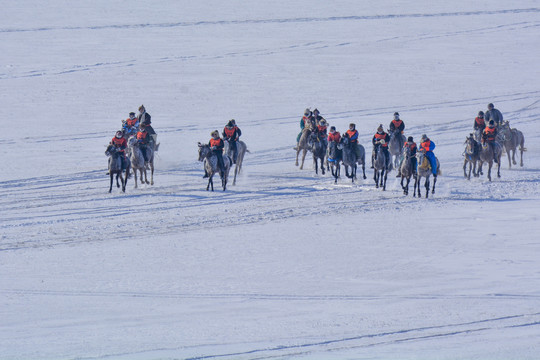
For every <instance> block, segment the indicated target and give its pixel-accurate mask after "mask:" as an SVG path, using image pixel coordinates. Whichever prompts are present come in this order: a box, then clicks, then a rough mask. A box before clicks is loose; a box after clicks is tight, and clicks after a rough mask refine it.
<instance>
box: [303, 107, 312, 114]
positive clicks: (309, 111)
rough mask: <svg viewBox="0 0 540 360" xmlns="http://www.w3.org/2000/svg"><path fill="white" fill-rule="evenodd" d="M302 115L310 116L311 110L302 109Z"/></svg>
mask: <svg viewBox="0 0 540 360" xmlns="http://www.w3.org/2000/svg"><path fill="white" fill-rule="evenodd" d="M304 116H311V110H309V108H307V109H306V110H304Z"/></svg>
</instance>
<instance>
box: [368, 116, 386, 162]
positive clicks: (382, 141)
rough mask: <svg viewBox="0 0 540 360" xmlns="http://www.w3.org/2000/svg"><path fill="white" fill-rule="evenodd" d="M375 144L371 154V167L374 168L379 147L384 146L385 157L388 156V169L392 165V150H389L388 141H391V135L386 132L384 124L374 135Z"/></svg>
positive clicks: (373, 141)
mask: <svg viewBox="0 0 540 360" xmlns="http://www.w3.org/2000/svg"><path fill="white" fill-rule="evenodd" d="M371 142H372V144H373V152H372V156H371V168H372V169H373V161H374V160H375V159H377V151H378V150H379V147H382V150H383V154H384V157H385V158H386V169H388V168H389V167H390V152H389V151H388V143H389V142H390V135H388V134H387V133H385V132H384V128H383V126H382V124H380V125H379V127H378V128H377V132H376V133H375V135H373V139H372V140H371Z"/></svg>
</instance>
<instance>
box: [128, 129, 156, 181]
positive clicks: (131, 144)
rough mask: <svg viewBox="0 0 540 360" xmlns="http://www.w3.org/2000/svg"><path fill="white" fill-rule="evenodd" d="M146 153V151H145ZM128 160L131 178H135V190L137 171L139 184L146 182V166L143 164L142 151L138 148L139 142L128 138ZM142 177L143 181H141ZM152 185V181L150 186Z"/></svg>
mask: <svg viewBox="0 0 540 360" xmlns="http://www.w3.org/2000/svg"><path fill="white" fill-rule="evenodd" d="M147 151H148V150H147ZM127 153H128V154H129V159H130V161H131V168H132V169H133V176H134V178H135V189H136V188H137V171H139V174H140V179H141V184H143V183H146V184H150V182H148V174H147V172H146V165H145V163H144V156H143V153H142V150H141V148H140V146H139V142H138V141H137V139H136V138H134V137H130V138H129V140H128V151H127ZM143 175H144V180H143ZM153 184H154V182H153V180H152V185H153Z"/></svg>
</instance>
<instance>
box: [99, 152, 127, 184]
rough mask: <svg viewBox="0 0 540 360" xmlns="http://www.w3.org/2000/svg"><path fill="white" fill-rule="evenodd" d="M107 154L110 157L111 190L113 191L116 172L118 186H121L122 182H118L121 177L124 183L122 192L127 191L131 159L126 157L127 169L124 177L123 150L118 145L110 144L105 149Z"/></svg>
mask: <svg viewBox="0 0 540 360" xmlns="http://www.w3.org/2000/svg"><path fill="white" fill-rule="evenodd" d="M105 155H107V156H108V157H109V176H110V178H111V184H110V186H109V192H112V186H113V177H114V175H115V174H116V187H118V188H119V187H120V183H119V182H118V178H120V181H121V183H122V192H126V184H127V180H128V176H129V168H130V163H129V159H127V158H126V169H125V177H124V170H123V169H122V156H123V155H122V152H121V151H120V150H118V148H117V147H116V146H114V145H113V144H109V146H107V150H105Z"/></svg>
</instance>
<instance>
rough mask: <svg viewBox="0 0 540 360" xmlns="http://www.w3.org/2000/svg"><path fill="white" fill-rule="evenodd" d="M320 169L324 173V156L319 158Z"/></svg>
mask: <svg viewBox="0 0 540 360" xmlns="http://www.w3.org/2000/svg"><path fill="white" fill-rule="evenodd" d="M321 171H322V174H323V175H324V174H325V172H324V171H325V168H324V156H323V157H322V158H321Z"/></svg>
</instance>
